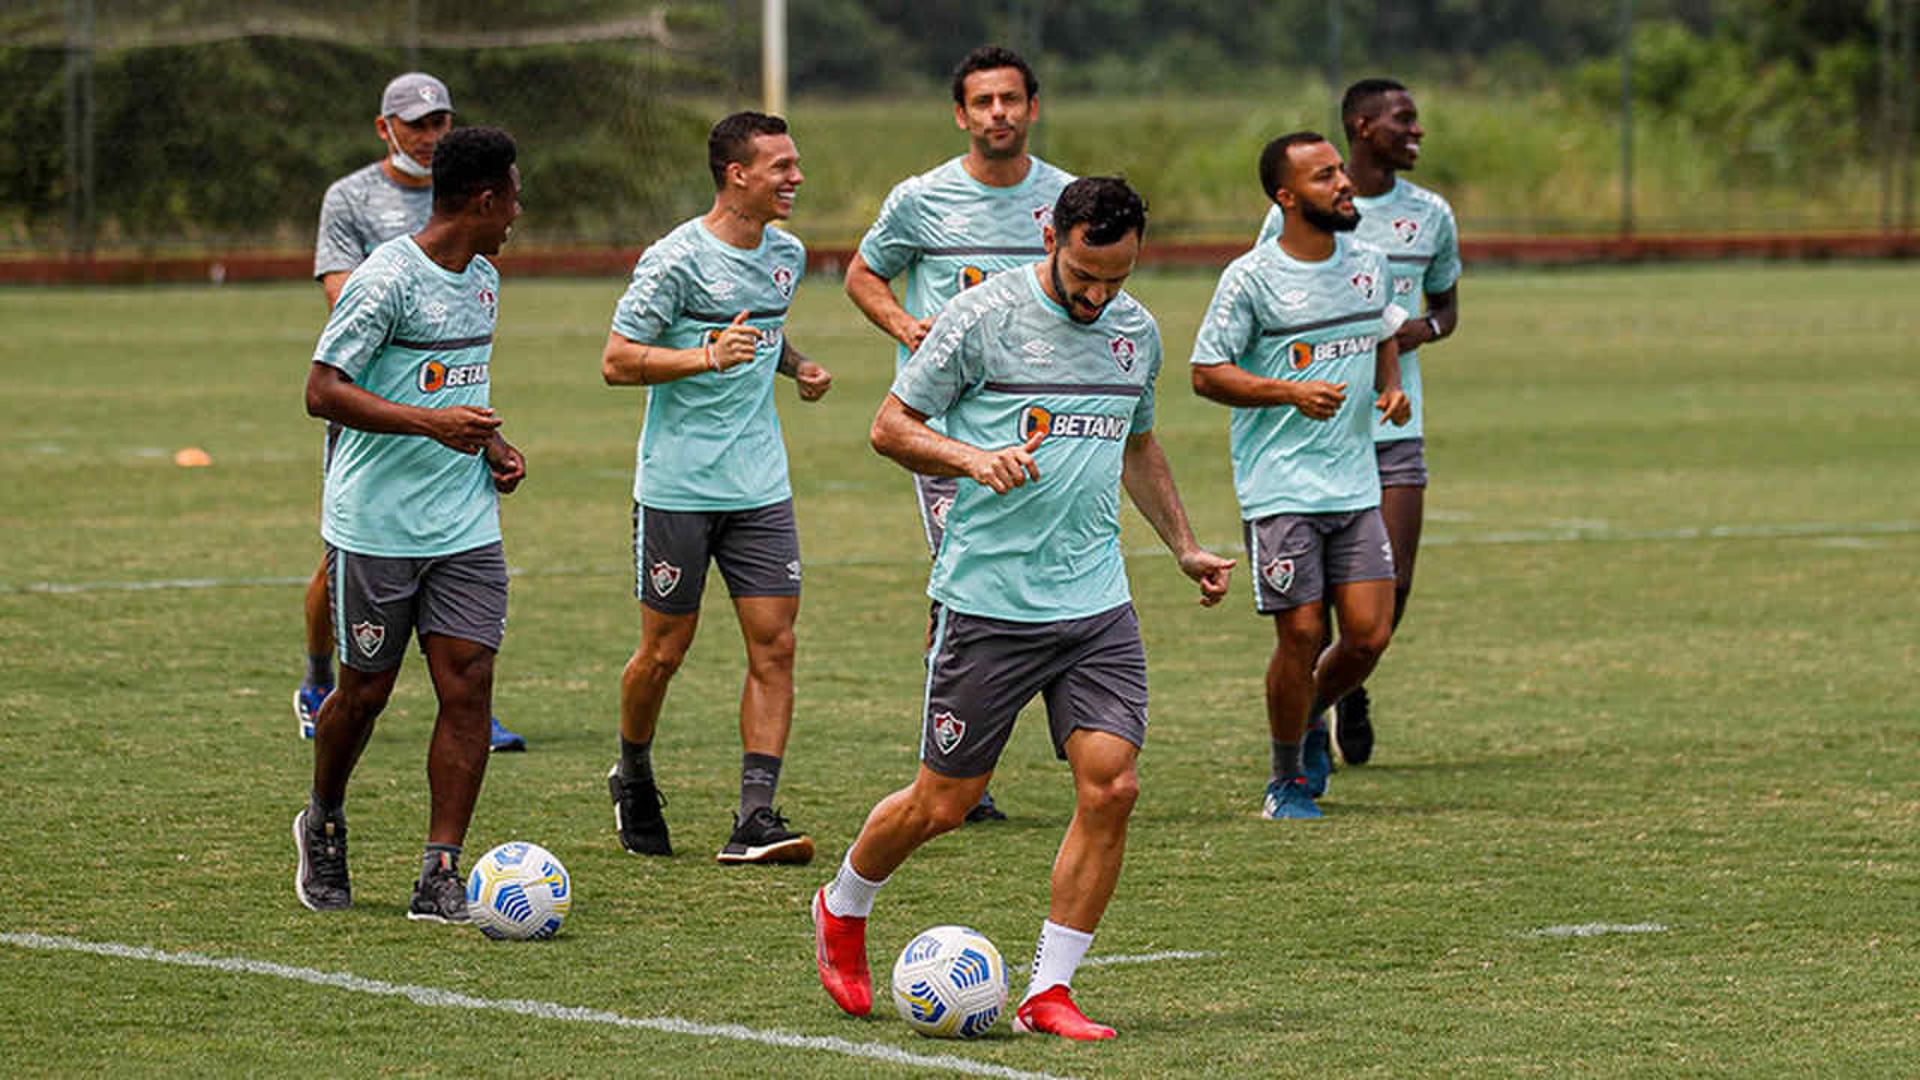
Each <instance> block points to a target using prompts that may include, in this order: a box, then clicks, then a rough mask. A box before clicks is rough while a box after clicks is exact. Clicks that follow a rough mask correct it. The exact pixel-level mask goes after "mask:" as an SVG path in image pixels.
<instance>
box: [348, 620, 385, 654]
mask: <svg viewBox="0 0 1920 1080" xmlns="http://www.w3.org/2000/svg"><path fill="white" fill-rule="evenodd" d="M386 640H387V628H386V627H385V626H383V625H380V624H378V623H371V622H357V623H354V624H353V643H354V644H355V645H358V646H359V647H360V652H361V654H362V655H363V656H365V657H366V658H367V659H369V660H371V659H373V658H374V657H375V656H377V655H379V653H380V646H381V645H382V644H383V643H385V642H386Z"/></svg>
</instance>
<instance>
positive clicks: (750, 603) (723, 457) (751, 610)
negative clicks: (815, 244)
mask: <svg viewBox="0 0 1920 1080" xmlns="http://www.w3.org/2000/svg"><path fill="white" fill-rule="evenodd" d="M707 165H708V168H709V170H710V171H711V173H712V174H713V184H714V199H713V208H712V209H711V210H709V211H708V212H707V213H706V214H704V215H702V216H701V217H697V218H693V219H691V220H689V221H686V222H684V223H682V224H681V225H680V226H679V227H678V228H676V229H674V230H673V231H672V232H670V233H668V234H667V235H666V236H664V237H662V238H660V239H659V240H657V241H655V242H654V244H653V245H652V246H651V247H649V248H648V249H647V250H646V252H645V253H644V254H642V255H641V257H640V261H639V262H638V263H637V264H636V265H635V266H634V268H633V280H632V281H631V282H630V283H629V285H628V287H627V291H626V293H625V294H624V295H623V296H621V298H620V302H619V304H618V305H617V306H616V307H615V308H614V313H613V327H612V330H611V331H610V332H609V333H608V334H607V345H606V349H605V351H604V352H603V353H602V355H601V374H602V376H603V377H604V378H605V379H606V381H607V384H608V385H610V386H645V387H647V406H646V418H645V420H644V421H643V426H642V428H641V432H640V439H639V444H638V446H637V447H636V450H635V463H634V475H633V525H634V534H633V552H634V578H635V584H634V593H635V595H636V596H638V597H639V598H640V601H641V609H640V645H639V647H638V648H637V649H635V650H634V653H633V657H632V659H630V660H629V661H628V662H627V666H626V669H625V671H624V672H623V673H622V675H621V679H620V760H619V762H618V763H616V764H615V765H614V766H613V768H611V769H610V770H608V773H607V787H608V791H609V793H610V794H611V796H612V798H613V811H614V828H615V831H616V833H617V834H618V836H619V839H620V844H621V846H622V847H623V848H625V849H626V850H627V851H628V852H629V853H631V854H636V855H671V854H672V853H673V847H672V843H671V841H670V839H669V837H668V832H667V823H666V819H665V817H664V816H663V815H662V814H661V812H660V808H661V806H662V805H663V803H664V800H663V799H662V797H661V795H660V793H659V789H658V787H657V785H656V784H655V782H654V775H653V736H654V732H655V729H656V727H657V725H658V723H659V719H660V710H661V706H662V705H663V704H664V702H665V701H666V696H667V688H668V685H669V684H670V683H671V682H672V680H673V675H674V672H675V671H677V670H678V669H679V667H680V662H681V660H682V659H683V658H684V657H685V656H686V653H687V649H688V648H689V647H690V646H691V645H692V644H693V634H694V629H695V627H696V626H697V625H698V623H699V619H700V599H701V595H702V592H703V590H704V587H705V584H706V578H707V566H708V564H709V562H712V563H716V564H718V566H719V568H720V572H721V574H722V575H723V576H724V577H725V578H726V582H727V589H728V592H729V593H731V594H732V597H733V609H734V614H735V615H736V616H737V617H738V618H739V620H740V630H741V635H742V636H743V637H744V638H745V639H746V647H747V681H746V687H745V689H744V690H743V691H742V694H741V700H740V739H741V750H742V754H741V762H740V803H739V806H738V808H737V809H736V810H735V811H734V828H733V833H732V835H731V836H730V837H729V838H728V840H727V842H726V844H725V846H723V847H722V848H721V849H720V853H719V854H718V855H717V856H716V858H717V859H718V861H720V862H721V863H726V864H739V863H803V862H806V861H807V860H809V859H811V858H812V857H813V840H812V839H811V838H809V837H808V836H806V835H805V834H803V833H799V832H795V831H793V830H792V829H789V828H787V821H786V818H785V817H783V816H782V815H781V814H780V812H779V811H777V810H775V809H774V806H773V797H774V791H775V789H776V786H777V785H778V783H779V779H780V769H781V765H782V763H783V761H784V758H785V755H786V746H787V734H788V732H789V731H790V730H791V728H792V724H793V659H794V640H793V626H794V620H795V619H796V618H797V617H798V615H799V612H800V535H799V530H798V528H797V527H796V525H795V523H794V516H793V490H792V487H791V486H790V485H789V483H788V481H787V448H786V443H785V442H784V441H783V440H782V438H781V435H780V417H779V414H778V413H777V412H776V411H775V410H774V407H773V390H774V376H775V374H776V373H778V374H785V375H788V376H790V377H792V378H793V379H794V380H795V381H796V382H797V383H798V385H799V390H800V396H801V398H802V399H803V400H807V401H813V400H817V399H819V398H820V396H821V395H823V394H825V393H826V392H827V390H828V389H829V388H830V387H831V386H832V382H833V380H832V376H831V375H830V374H828V372H827V370H826V369H825V368H823V367H821V366H820V365H818V364H816V363H814V362H812V361H810V360H808V359H807V358H806V357H804V356H802V355H801V354H800V353H799V352H798V351H797V350H795V349H794V347H793V346H792V345H791V344H790V343H789V342H788V341H787V337H786V320H787V308H788V305H789V304H791V303H792V301H793V294H794V290H795V289H796V288H798V287H799V284H800V279H801V277H802V276H803V275H804V274H805V273H806V268H807V253H806V248H805V247H803V246H802V245H801V243H800V241H799V240H798V239H797V238H795V237H794V236H793V234H792V233H789V232H787V231H786V230H784V229H777V228H770V227H769V226H770V225H771V224H772V223H773V222H775V221H781V220H785V219H786V218H787V217H788V216H789V215H791V214H792V213H793V203H794V198H795V196H796V195H797V193H798V191H799V188H800V185H801V183H802V182H803V181H804V180H805V177H804V176H803V174H802V173H801V171H800V152H799V150H798V149H797V148H796V147H795V146H794V142H793V138H792V136H790V135H789V134H788V133H787V124H786V121H785V120H782V119H781V118H779V117H777V116H767V115H764V114H762V113H757V112H742V113H735V114H734V115H732V116H729V117H727V118H725V119H723V120H721V121H720V122H719V123H718V124H715V125H714V127H713V131H712V132H711V133H710V134H709V136H708V139H707Z"/></svg>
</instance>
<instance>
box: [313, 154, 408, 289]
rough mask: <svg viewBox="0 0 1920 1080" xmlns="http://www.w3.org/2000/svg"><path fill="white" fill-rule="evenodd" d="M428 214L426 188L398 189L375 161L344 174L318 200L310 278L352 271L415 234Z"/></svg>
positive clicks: (398, 186)
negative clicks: (397, 239) (384, 247)
mask: <svg viewBox="0 0 1920 1080" xmlns="http://www.w3.org/2000/svg"><path fill="white" fill-rule="evenodd" d="M432 213H433V188H432V187H419V188H412V187H401V186H400V185H399V184H396V183H394V182H393V180H392V179H390V178H389V177H388V176H387V174H386V172H385V171H384V170H382V169H381V168H380V163H379V162H377V161H376V162H374V163H373V164H371V165H368V166H367V167H366V168H364V169H356V170H354V171H353V172H350V173H348V174H347V175H345V176H343V177H341V178H340V179H338V180H335V181H334V182H333V186H332V187H329V188H328V189H327V196H326V198H324V199H322V200H320V232H319V235H318V236H316V237H315V238H314V243H313V276H314V277H315V278H320V277H324V276H326V275H327V274H334V273H340V272H342V271H350V270H352V269H353V268H354V267H357V266H359V265H360V264H361V263H362V262H364V261H365V260H366V258H367V256H368V255H370V254H372V253H373V249H374V248H377V247H379V246H380V245H381V244H384V243H386V242H387V241H389V240H391V239H393V238H394V237H396V236H410V235H412V234H413V233H416V232H419V231H420V229H421V228H422V227H424V226H425V225H426V223H427V218H428V217H429V216H431V215H432Z"/></svg>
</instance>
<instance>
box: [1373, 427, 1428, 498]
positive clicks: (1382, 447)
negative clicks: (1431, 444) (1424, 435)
mask: <svg viewBox="0 0 1920 1080" xmlns="http://www.w3.org/2000/svg"><path fill="white" fill-rule="evenodd" d="M1373 457H1374V460H1375V461H1377V462H1379V463H1380V486H1381V487H1414V488H1423V487H1426V486H1427V440H1425V439H1395V440H1393V441H1392V442H1377V443H1374V444H1373Z"/></svg>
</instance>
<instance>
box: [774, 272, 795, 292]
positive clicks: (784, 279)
mask: <svg viewBox="0 0 1920 1080" xmlns="http://www.w3.org/2000/svg"><path fill="white" fill-rule="evenodd" d="M773 287H774V288H776V289H779V290H780V295H781V296H784V297H786V298H787V299H789V300H791V299H793V267H791V266H776V267H774V268H773Z"/></svg>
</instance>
